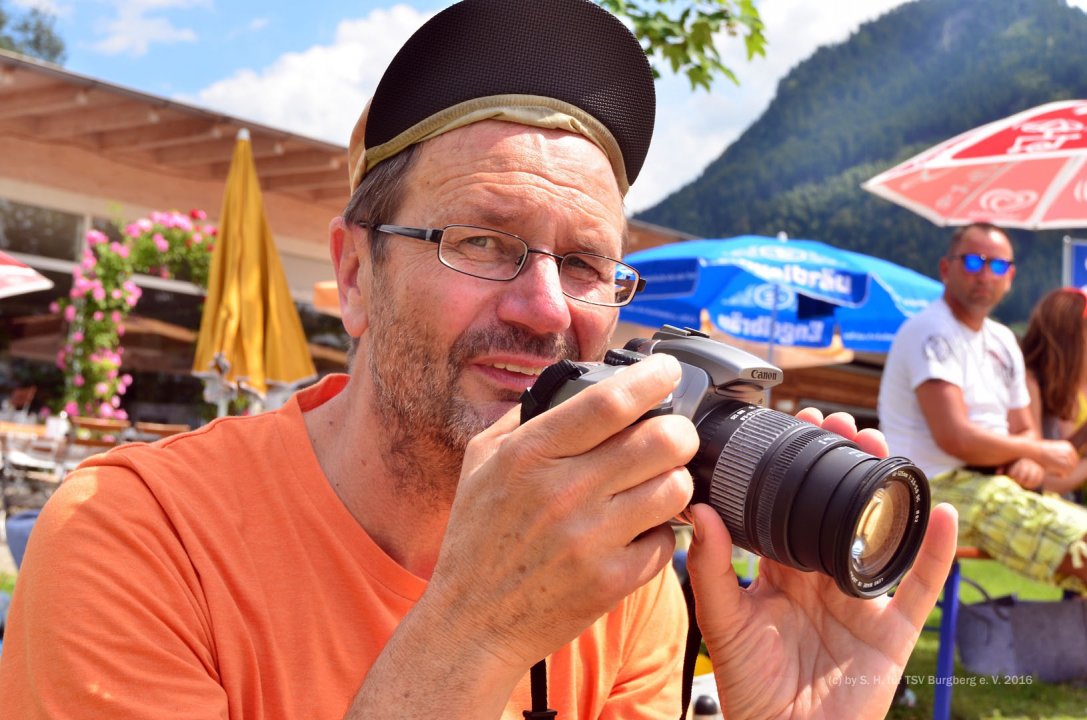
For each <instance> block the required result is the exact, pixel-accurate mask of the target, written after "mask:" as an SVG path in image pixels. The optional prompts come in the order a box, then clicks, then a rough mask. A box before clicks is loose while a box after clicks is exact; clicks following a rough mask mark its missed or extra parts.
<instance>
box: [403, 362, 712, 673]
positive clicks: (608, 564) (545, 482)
mask: <svg viewBox="0 0 1087 720" xmlns="http://www.w3.org/2000/svg"><path fill="white" fill-rule="evenodd" d="M679 377H680V369H679V363H678V362H677V361H676V360H675V359H674V358H672V357H669V356H667V355H659V356H658V355H654V356H652V357H650V358H647V359H646V360H643V361H642V362H640V363H636V364H634V365H631V366H629V367H627V368H624V370H623V371H622V372H619V373H616V374H615V375H614V376H612V377H611V378H609V379H608V380H606V381H604V382H602V383H599V384H597V385H594V386H593V387H591V388H588V389H586V390H584V391H582V392H580V393H578V394H577V395H576V396H574V397H573V398H571V399H569V400H567V401H565V402H563V403H562V404H561V405H559V406H557V407H555V408H553V409H552V410H549V411H548V412H546V413H543V414H542V415H540V416H538V417H536V418H533V419H532V420H531V421H529V422H527V423H525V424H524V425H520V426H519V425H518V418H517V411H516V410H515V411H513V412H511V413H510V414H507V415H506V416H505V417H504V418H502V419H501V420H499V421H498V422H497V423H496V424H495V425H494V426H492V427H491V428H489V429H488V430H486V431H484V432H483V433H481V434H480V435H479V436H477V437H476V438H475V439H474V440H473V441H472V442H471V443H470V445H469V447H468V450H467V452H466V453H465V459H464V465H463V472H462V475H461V480H460V484H459V486H458V489H457V495H456V499H455V501H454V503H453V509H452V513H451V515H450V519H449V526H448V529H447V531H446V535H445V540H444V542H443V544H442V550H441V554H440V555H439V558H438V562H437V565H436V566H435V569H434V576H433V578H432V580H431V583H430V587H429V588H428V590H427V594H426V596H425V599H426V600H427V601H430V600H432V599H437V600H438V602H448V603H449V604H450V607H449V608H448V613H449V614H448V615H446V616H445V618H444V619H445V622H446V623H447V624H457V625H458V626H460V627H463V628H466V629H467V630H469V631H470V637H471V641H472V642H473V643H474V644H476V645H477V646H479V647H481V648H487V649H488V650H489V651H490V652H492V653H494V654H495V655H497V656H498V657H499V658H500V659H501V661H502V662H503V663H505V664H507V665H509V666H511V667H520V668H522V669H527V668H528V667H530V666H531V665H532V664H533V663H535V662H536V661H537V660H539V659H541V658H543V657H545V656H546V655H547V654H549V653H550V652H552V651H554V650H555V649H557V648H559V647H561V646H562V645H564V644H566V643H567V642H569V641H570V640H572V639H573V638H574V637H576V636H577V635H578V634H580V633H581V632H582V631H583V630H584V629H585V628H586V627H588V625H589V624H591V623H592V622H593V621H595V620H596V619H597V618H598V617H599V616H600V615H602V614H603V613H605V612H607V611H608V610H610V609H611V608H613V607H614V606H615V604H616V603H617V602H619V600H621V599H622V598H624V597H626V596H627V595H628V594H630V593H631V592H633V591H634V590H635V589H636V588H638V587H640V586H641V585H643V584H645V583H646V582H648V581H649V580H650V579H651V578H652V577H654V576H655V575H656V574H657V573H658V572H660V571H661V569H662V568H663V567H664V566H665V565H666V564H667V563H668V562H669V561H670V560H671V557H672V551H673V549H674V534H673V532H672V530H671V529H670V527H669V526H668V521H669V520H670V519H671V518H673V517H674V516H676V515H677V514H679V513H680V512H682V511H683V510H684V508H685V507H686V506H687V503H689V502H690V498H691V494H692V490H693V488H692V482H691V476H690V474H689V473H688V472H687V470H686V468H685V467H684V466H685V464H686V463H687V462H688V461H689V460H690V459H691V457H693V455H694V453H695V451H696V450H697V449H698V435H697V433H696V431H695V428H694V425H693V424H692V423H691V422H690V420H688V419H687V418H685V417H682V416H678V415H665V416H660V417H654V418H650V419H647V420H644V421H641V422H638V419H639V418H640V417H642V415H644V414H645V413H646V412H647V411H648V410H649V409H651V408H653V407H655V406H656V405H657V404H658V403H659V402H660V401H661V400H663V399H664V398H665V397H667V396H668V394H669V393H671V392H672V391H673V390H674V389H675V386H676V384H677V382H678V380H679Z"/></svg>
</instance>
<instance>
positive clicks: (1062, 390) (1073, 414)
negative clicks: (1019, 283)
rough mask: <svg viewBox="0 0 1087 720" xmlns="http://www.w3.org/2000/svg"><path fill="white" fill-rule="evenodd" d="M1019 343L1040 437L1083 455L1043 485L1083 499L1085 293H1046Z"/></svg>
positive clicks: (1086, 473) (1086, 463)
mask: <svg viewBox="0 0 1087 720" xmlns="http://www.w3.org/2000/svg"><path fill="white" fill-rule="evenodd" d="M1021 344H1022V348H1023V358H1024V360H1025V361H1026V368H1027V388H1028V389H1029V390H1030V399H1031V411H1032V412H1033V413H1034V423H1035V426H1036V427H1037V428H1039V429H1040V431H1041V433H1042V437H1045V438H1049V439H1066V440H1068V441H1070V442H1071V443H1072V444H1073V445H1074V446H1076V448H1077V449H1078V450H1079V454H1080V458H1081V459H1080V462H1079V464H1078V465H1077V466H1076V467H1075V468H1074V469H1073V470H1072V472H1070V473H1069V474H1068V475H1067V476H1065V477H1056V476H1053V475H1050V476H1047V477H1046V479H1045V482H1044V483H1043V485H1042V489H1044V490H1048V491H1051V492H1055V493H1058V494H1060V495H1064V496H1066V497H1070V499H1075V500H1081V499H1082V498H1081V497H1080V492H1081V487H1082V485H1083V483H1084V481H1085V480H1087V459H1083V458H1084V455H1085V454H1087V293H1085V292H1084V291H1082V290H1080V289H1079V288H1060V289H1058V290H1053V291H1051V292H1049V293H1047V294H1046V295H1045V296H1044V297H1043V298H1042V299H1041V300H1040V301H1039V302H1038V304H1036V305H1035V306H1034V309H1033V310H1032V311H1031V314H1030V323H1029V325H1028V326H1027V332H1026V335H1024V337H1023V341H1022V343H1021ZM1072 496H1074V497H1072Z"/></svg>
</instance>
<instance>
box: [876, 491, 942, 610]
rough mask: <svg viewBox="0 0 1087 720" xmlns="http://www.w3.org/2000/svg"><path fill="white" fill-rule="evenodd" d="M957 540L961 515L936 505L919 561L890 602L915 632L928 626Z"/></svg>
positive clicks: (930, 518) (922, 544) (916, 561)
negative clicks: (928, 619)
mask: <svg viewBox="0 0 1087 720" xmlns="http://www.w3.org/2000/svg"><path fill="white" fill-rule="evenodd" d="M957 536H958V513H957V512H956V511H955V508H953V507H952V506H950V505H948V504H946V503H941V504H940V505H937V506H936V507H935V508H933V509H932V515H931V516H930V517H929V522H928V529H927V530H926V532H925V539H924V540H923V541H922V543H921V549H920V550H919V551H918V553H917V559H916V560H915V561H914V564H913V567H912V568H911V569H910V571H909V573H907V574H906V578H905V579H904V580H903V581H902V583H901V584H900V585H899V586H898V590H896V591H895V596H894V598H893V599H892V600H891V603H892V605H893V606H894V607H895V608H897V609H898V611H899V612H901V613H902V614H903V615H905V616H906V618H907V619H908V620H909V621H910V622H911V623H912V624H913V626H914V627H915V628H918V629H920V628H921V627H922V626H923V625H924V624H925V620H926V618H928V614H929V613H930V612H931V611H932V608H933V607H934V606H935V605H936V599H937V598H938V597H939V596H940V591H941V590H943V587H944V582H945V581H946V580H947V574H948V573H949V572H950V571H951V562H952V560H954V558H955V547H956V544H957V543H956V539H957Z"/></svg>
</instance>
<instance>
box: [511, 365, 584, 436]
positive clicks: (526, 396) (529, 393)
mask: <svg viewBox="0 0 1087 720" xmlns="http://www.w3.org/2000/svg"><path fill="white" fill-rule="evenodd" d="M584 374H585V369H584V368H582V367H581V366H579V365H578V364H577V363H575V362H573V361H572V360H559V361H558V362H557V363H555V364H554V365H548V366H547V367H546V368H544V370H543V372H542V373H540V377H539V379H538V380H536V382H534V383H533V384H532V387H530V388H529V389H528V390H525V391H524V392H523V393H521V424H524V423H526V422H528V421H529V420H531V419H532V418H534V417H536V416H537V415H539V414H540V413H542V412H543V411H544V410H546V409H547V408H549V407H550V406H551V400H552V398H554V397H555V393H556V392H558V390H559V388H560V387H562V386H563V385H565V384H566V383H567V382H568V381H570V380H573V379H574V378H578V377H581V376H582V375H584Z"/></svg>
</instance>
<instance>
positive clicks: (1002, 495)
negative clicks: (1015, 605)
mask: <svg viewBox="0 0 1087 720" xmlns="http://www.w3.org/2000/svg"><path fill="white" fill-rule="evenodd" d="M929 485H930V486H931V488H932V501H933V503H934V504H935V503H937V502H947V503H951V504H952V505H954V506H955V508H956V509H957V510H958V511H959V543H960V544H961V545H973V546H976V547H979V548H981V549H982V550H984V551H985V552H987V553H989V555H991V556H992V557H993V558H995V559H997V560H1000V561H1001V562H1002V563H1004V564H1005V565H1007V566H1008V567H1009V568H1011V569H1012V570H1015V571H1016V572H1018V573H1021V574H1023V575H1025V576H1026V577H1028V578H1030V579H1032V580H1036V581H1038V582H1044V583H1049V584H1051V585H1058V586H1060V587H1063V588H1066V589H1069V590H1075V591H1077V592H1081V593H1082V592H1087V584H1085V583H1084V582H1083V581H1082V580H1080V579H1079V578H1076V577H1059V576H1058V575H1057V568H1058V567H1059V566H1060V564H1061V563H1062V562H1063V561H1064V558H1065V557H1066V556H1067V555H1069V553H1070V552H1071V551H1072V549H1073V546H1074V545H1077V544H1080V547H1082V545H1081V542H1082V540H1083V539H1084V537H1085V536H1087V507H1084V506H1082V505H1077V504H1074V503H1071V502H1068V501H1066V500H1062V499H1061V498H1059V497H1056V496H1054V495H1042V494H1039V493H1036V492H1033V491H1031V490H1025V489H1023V488H1022V487H1020V486H1019V484H1018V483H1016V482H1015V481H1014V480H1012V479H1011V478H1009V477H1007V476H1004V475H984V474H982V473H978V472H974V471H971V470H951V471H949V472H945V473H941V474H939V475H937V476H936V477H934V478H931V479H930V480H929Z"/></svg>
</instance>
